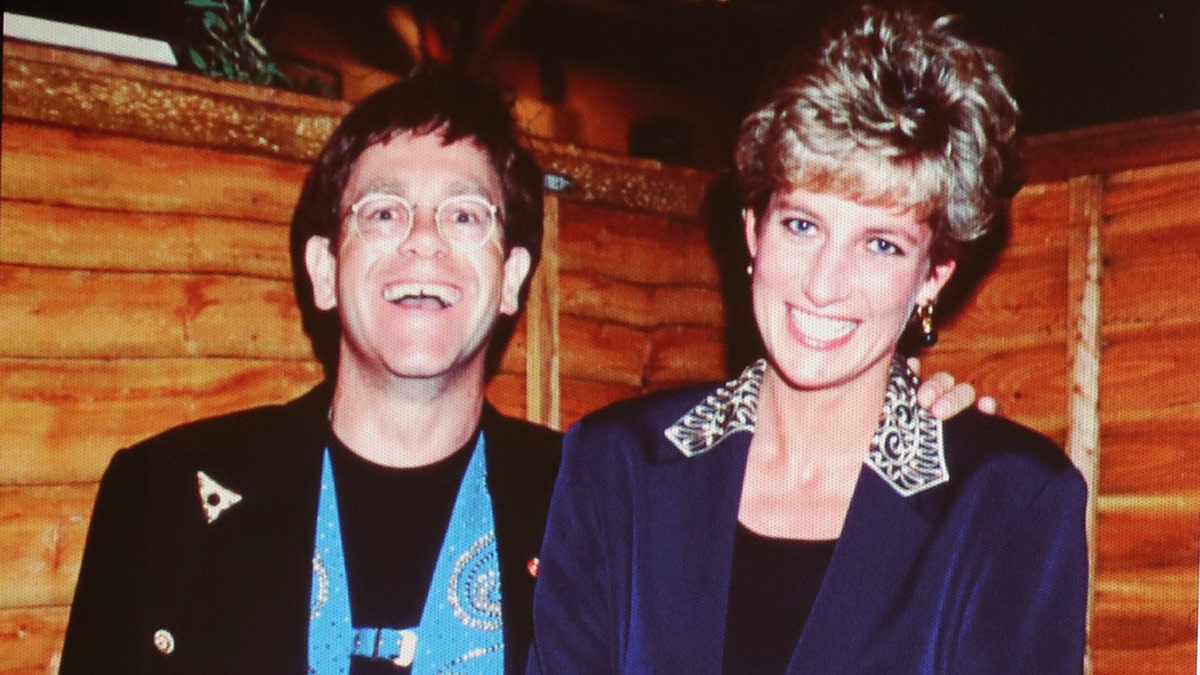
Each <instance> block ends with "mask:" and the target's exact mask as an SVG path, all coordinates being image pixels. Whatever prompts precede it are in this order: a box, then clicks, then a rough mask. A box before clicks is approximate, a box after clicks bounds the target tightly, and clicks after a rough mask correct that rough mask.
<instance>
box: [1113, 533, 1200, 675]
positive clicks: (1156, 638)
mask: <svg viewBox="0 0 1200 675" xmlns="http://www.w3.org/2000/svg"><path fill="white" fill-rule="evenodd" d="M1101 536H1103V534H1102V535H1101ZM1095 593H1096V612H1095V621H1094V623H1093V630H1092V646H1093V649H1094V651H1095V653H1097V654H1099V653H1101V652H1102V651H1104V650H1110V649H1111V650H1121V651H1140V652H1142V653H1143V654H1145V655H1146V656H1147V657H1152V656H1153V654H1155V653H1157V652H1158V651H1160V650H1167V651H1174V650H1176V649H1179V648H1181V647H1182V646H1184V645H1190V647H1191V650H1192V651H1191V654H1192V660H1193V661H1192V665H1193V666H1194V665H1195V644H1196V622H1195V618H1196V614H1195V612H1196V565H1195V563H1194V561H1193V564H1191V565H1188V566H1185V567H1169V568H1163V569H1139V570H1135V571H1128V572H1121V573H1104V572H1101V573H1100V574H1098V576H1097V580H1096V589H1095Z"/></svg>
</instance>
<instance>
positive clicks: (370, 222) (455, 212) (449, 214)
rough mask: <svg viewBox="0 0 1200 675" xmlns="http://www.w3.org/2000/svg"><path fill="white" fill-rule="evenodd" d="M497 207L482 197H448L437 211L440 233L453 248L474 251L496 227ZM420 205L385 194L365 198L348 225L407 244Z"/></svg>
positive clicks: (365, 234)
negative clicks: (417, 207) (417, 206)
mask: <svg viewBox="0 0 1200 675" xmlns="http://www.w3.org/2000/svg"><path fill="white" fill-rule="evenodd" d="M496 212H497V208H496V205H495V204H493V203H491V202H490V201H488V200H487V199H486V198H484V197H481V196H479V195H455V196H453V197H448V198H446V199H445V200H443V201H442V203H441V204H438V205H437V206H436V207H435V208H434V210H433V214H434V215H433V219H434V222H435V223H436V224H437V230H438V234H440V235H441V236H442V238H443V239H445V240H446V242H447V243H449V244H450V245H451V246H452V247H454V248H456V249H459V250H471V249H475V248H478V247H480V246H482V245H483V242H485V241H487V240H488V238H489V237H490V236H491V234H492V230H494V229H495V228H496ZM415 220H416V205H414V204H413V203H412V202H410V201H408V200H407V199H405V198H403V197H400V196H397V195H392V194H386V193H381V192H373V193H370V194H368V195H364V196H363V197H362V198H361V199H359V200H358V201H357V202H355V203H354V205H353V206H351V207H350V215H349V216H347V222H348V223H349V225H350V227H351V228H352V230H353V231H354V232H357V233H358V234H359V235H361V236H363V237H365V238H367V239H389V240H390V239H395V240H396V243H397V244H400V243H403V242H404V241H405V240H406V239H408V237H409V235H410V234H412V229H413V223H414V221H415Z"/></svg>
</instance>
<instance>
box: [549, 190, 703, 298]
mask: <svg viewBox="0 0 1200 675" xmlns="http://www.w3.org/2000/svg"><path fill="white" fill-rule="evenodd" d="M560 209H561V214H560V216H559V222H560V230H559V239H560V241H561V242H562V251H561V256H562V257H561V265H562V270H563V271H564V272H589V273H593V274H598V275H603V276H609V277H612V278H614V279H618V280H622V281H628V282H632V283H642V284H683V283H694V284H700V285H703V286H710V287H717V286H718V285H719V284H720V273H719V270H718V268H717V263H716V261H715V259H714V258H713V254H712V251H711V249H710V247H709V244H708V238H707V234H706V233H705V231H704V228H703V227H701V226H700V225H699V224H696V223H693V222H691V221H685V220H680V219H671V218H663V217H662V216H660V215H657V214H650V213H640V212H634V211H619V210H615V209H598V208H595V207H589V206H588V205H585V204H574V203H572V202H570V201H568V200H563V201H562V203H561V205H560Z"/></svg>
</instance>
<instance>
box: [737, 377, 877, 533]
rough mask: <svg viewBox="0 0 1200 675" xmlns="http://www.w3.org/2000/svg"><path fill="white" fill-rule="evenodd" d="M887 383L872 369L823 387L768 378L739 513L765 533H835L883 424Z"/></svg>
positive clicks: (748, 461)
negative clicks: (809, 387)
mask: <svg viewBox="0 0 1200 675" xmlns="http://www.w3.org/2000/svg"><path fill="white" fill-rule="evenodd" d="M886 387H887V371H884V373H883V375H882V377H880V376H879V375H878V374H874V373H869V374H867V375H866V376H864V377H861V378H856V379H855V380H854V381H852V382H850V383H846V384H843V385H839V386H837V387H833V388H829V389H822V390H801V389H797V388H795V387H792V386H791V385H790V384H789V383H788V382H787V381H786V380H785V379H784V378H783V377H781V376H780V375H779V373H778V372H777V371H775V370H774V369H773V368H770V367H769V368H768V369H767V372H766V374H765V375H764V377H763V385H762V389H761V390H760V392H759V400H758V421H757V424H756V426H755V431H754V438H753V439H752V440H751V443H750V454H749V457H748V459H747V465H746V476H745V478H744V480H743V484H742V498H741V504H740V507H739V512H738V519H739V520H740V521H741V522H742V524H744V525H746V526H747V527H749V528H750V529H751V530H754V531H755V532H758V533H760V534H764V535H768V536H774V537H780V538H788V539H835V538H837V536H838V535H839V534H840V532H841V529H842V525H843V523H844V521H845V517H846V513H847V512H848V510H849V507H850V500H851V498H852V497H853V495H854V488H855V485H856V484H857V482H858V476H859V473H860V472H861V471H862V464H863V460H864V459H865V458H866V455H867V452H868V451H869V449H870V446H871V442H872V440H873V438H874V435H875V431H876V429H877V428H878V426H879V415H880V411H881V409H882V405H883V398H884V393H885V391H886Z"/></svg>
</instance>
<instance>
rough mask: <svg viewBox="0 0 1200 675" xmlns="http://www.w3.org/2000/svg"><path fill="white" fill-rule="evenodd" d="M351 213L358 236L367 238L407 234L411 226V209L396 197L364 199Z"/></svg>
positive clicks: (372, 196) (370, 197)
mask: <svg viewBox="0 0 1200 675" xmlns="http://www.w3.org/2000/svg"><path fill="white" fill-rule="evenodd" d="M351 211H352V212H353V213H354V220H355V222H354V225H355V227H357V228H358V232H359V234H362V235H364V236H368V237H394V236H396V235H398V234H402V233H405V232H407V231H408V228H409V226H410V225H412V218H413V214H412V207H410V206H409V205H408V204H407V203H406V202H404V200H402V199H399V198H397V197H390V196H388V195H371V196H368V197H364V198H363V199H362V200H360V201H359V202H358V203H357V204H355V205H354V207H353V208H352V209H351Z"/></svg>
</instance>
